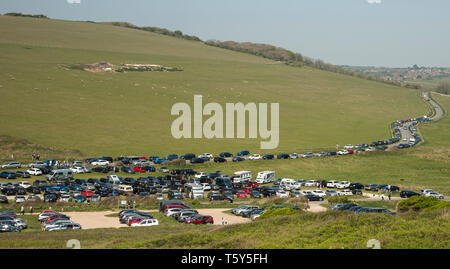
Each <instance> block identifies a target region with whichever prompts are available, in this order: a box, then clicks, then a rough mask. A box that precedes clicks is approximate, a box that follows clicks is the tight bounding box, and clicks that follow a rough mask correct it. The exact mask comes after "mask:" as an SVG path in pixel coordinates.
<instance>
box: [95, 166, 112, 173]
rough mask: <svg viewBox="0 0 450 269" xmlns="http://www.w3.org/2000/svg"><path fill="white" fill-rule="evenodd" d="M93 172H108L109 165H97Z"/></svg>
mask: <svg viewBox="0 0 450 269" xmlns="http://www.w3.org/2000/svg"><path fill="white" fill-rule="evenodd" d="M92 171H93V172H97V173H104V174H106V173H108V172H109V168H108V167H104V166H97V167H94V168H92Z"/></svg>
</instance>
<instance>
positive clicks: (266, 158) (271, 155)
mask: <svg viewBox="0 0 450 269" xmlns="http://www.w3.org/2000/svg"><path fill="white" fill-rule="evenodd" d="M262 158H263V160H272V159H273V158H275V156H273V154H266V155H264V156H263V157H262Z"/></svg>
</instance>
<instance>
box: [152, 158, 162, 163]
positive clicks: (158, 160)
mask: <svg viewBox="0 0 450 269" xmlns="http://www.w3.org/2000/svg"><path fill="white" fill-rule="evenodd" d="M163 162H165V160H164V159H160V158H156V159H154V160H153V163H154V164H161V163H163Z"/></svg>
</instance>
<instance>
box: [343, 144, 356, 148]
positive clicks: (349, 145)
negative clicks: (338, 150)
mask: <svg viewBox="0 0 450 269" xmlns="http://www.w3.org/2000/svg"><path fill="white" fill-rule="evenodd" d="M353 148H354V147H353V145H352V144H347V145H345V146H344V149H353Z"/></svg>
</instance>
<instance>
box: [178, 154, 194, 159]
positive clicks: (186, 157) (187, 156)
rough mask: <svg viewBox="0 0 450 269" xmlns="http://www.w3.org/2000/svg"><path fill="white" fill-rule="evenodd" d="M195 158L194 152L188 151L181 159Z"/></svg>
mask: <svg viewBox="0 0 450 269" xmlns="http://www.w3.org/2000/svg"><path fill="white" fill-rule="evenodd" d="M194 158H195V154H194V153H186V154H184V155H181V156H180V159H182V160H192V159H194Z"/></svg>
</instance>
